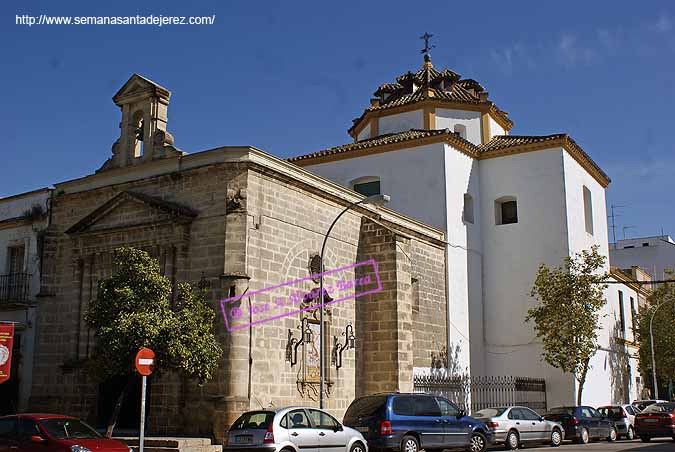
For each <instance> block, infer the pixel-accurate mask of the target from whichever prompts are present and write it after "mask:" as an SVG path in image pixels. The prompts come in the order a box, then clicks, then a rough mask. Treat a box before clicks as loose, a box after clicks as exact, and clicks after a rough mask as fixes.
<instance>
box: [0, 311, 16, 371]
mask: <svg viewBox="0 0 675 452" xmlns="http://www.w3.org/2000/svg"><path fill="white" fill-rule="evenodd" d="M13 342H14V324H13V323H0V383H4V382H6V381H7V380H9V377H10V375H9V374H10V370H11V369H12V344H13Z"/></svg>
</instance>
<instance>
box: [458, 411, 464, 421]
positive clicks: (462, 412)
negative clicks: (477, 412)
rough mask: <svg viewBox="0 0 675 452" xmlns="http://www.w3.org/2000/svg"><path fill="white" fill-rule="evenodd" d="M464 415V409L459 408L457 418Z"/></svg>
mask: <svg viewBox="0 0 675 452" xmlns="http://www.w3.org/2000/svg"><path fill="white" fill-rule="evenodd" d="M464 416H466V411H464V410H459V411H458V412H457V419H461V418H463V417H464Z"/></svg>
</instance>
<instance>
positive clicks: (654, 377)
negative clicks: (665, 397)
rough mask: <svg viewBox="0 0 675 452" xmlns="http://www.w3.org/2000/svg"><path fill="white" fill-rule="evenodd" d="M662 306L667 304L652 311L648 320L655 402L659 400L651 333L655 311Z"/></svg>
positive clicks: (652, 335) (652, 334)
mask: <svg viewBox="0 0 675 452" xmlns="http://www.w3.org/2000/svg"><path fill="white" fill-rule="evenodd" d="M664 304H668V302H665V303H661V304H660V305H657V306H656V309H654V312H652V316H651V318H650V319H649V345H650V348H651V352H652V383H653V384H654V398H655V399H656V400H658V399H659V384H658V381H657V379H656V358H655V357H654V333H653V332H652V325H653V323H654V316H655V315H656V311H658V310H659V308H660V307H661V306H663V305H664Z"/></svg>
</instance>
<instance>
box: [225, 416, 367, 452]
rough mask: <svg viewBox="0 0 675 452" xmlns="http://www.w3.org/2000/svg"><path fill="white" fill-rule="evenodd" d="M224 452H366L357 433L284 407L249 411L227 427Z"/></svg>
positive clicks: (324, 418) (332, 421) (333, 421)
mask: <svg viewBox="0 0 675 452" xmlns="http://www.w3.org/2000/svg"><path fill="white" fill-rule="evenodd" d="M223 451H224V452H281V451H284V452H300V451H302V452H319V451H321V452H368V446H367V443H366V440H365V439H363V436H362V435H361V433H360V432H358V431H356V430H354V429H352V428H349V427H345V426H344V425H342V424H341V423H340V422H338V421H337V420H336V419H335V418H334V417H333V416H331V415H330V414H328V413H327V412H325V411H323V410H319V409H317V408H307V407H288V408H279V409H276V408H274V409H270V410H260V411H249V412H246V413H244V414H242V415H241V416H240V417H239V418H238V419H237V420H236V421H235V422H234V423H233V424H232V426H231V427H230V430H229V431H228V433H227V437H226V439H225V444H224V447H223Z"/></svg>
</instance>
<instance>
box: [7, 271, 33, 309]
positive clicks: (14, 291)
mask: <svg viewBox="0 0 675 452" xmlns="http://www.w3.org/2000/svg"><path fill="white" fill-rule="evenodd" d="M29 283H30V275H29V274H28V273H11V274H9V275H0V302H3V301H4V302H25V301H27V300H28V285H29Z"/></svg>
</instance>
